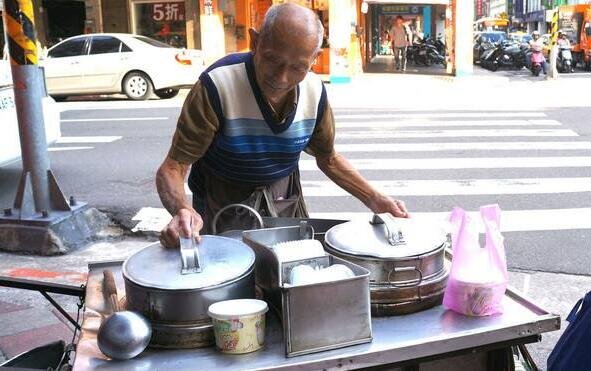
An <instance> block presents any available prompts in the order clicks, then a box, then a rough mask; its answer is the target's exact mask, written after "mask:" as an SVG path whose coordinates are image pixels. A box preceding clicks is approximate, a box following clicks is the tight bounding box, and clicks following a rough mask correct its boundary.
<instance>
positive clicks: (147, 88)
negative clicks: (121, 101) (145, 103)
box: [123, 72, 154, 100]
mask: <svg viewBox="0 0 591 371" xmlns="http://www.w3.org/2000/svg"><path fill="white" fill-rule="evenodd" d="M153 90H154V88H153V86H152V81H150V78H149V77H148V76H147V75H146V74H145V73H143V72H130V73H128V74H127V75H126V76H125V78H124V79H123V93H124V94H125V95H127V97H128V98H129V99H133V100H146V99H148V98H149V97H150V95H152V92H153Z"/></svg>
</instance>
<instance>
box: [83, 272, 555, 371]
mask: <svg viewBox="0 0 591 371" xmlns="http://www.w3.org/2000/svg"><path fill="white" fill-rule="evenodd" d="M121 264H122V262H105V263H95V264H90V266H89V276H88V284H87V286H86V310H85V312H84V318H83V323H82V332H81V336H80V340H79V342H78V346H77V351H76V358H75V362H74V370H81V371H82V370H123V369H124V370H130V371H131V370H173V369H174V370H175V371H177V370H179V371H180V370H195V369H200V370H214V369H216V370H217V369H223V370H296V369H297V370H318V369H322V370H330V369H334V370H348V369H361V368H368V367H378V366H385V367H383V368H382V369H389V370H452V369H453V370H457V369H460V368H463V369H465V370H489V369H491V367H490V364H488V365H487V356H488V355H489V354H490V352H491V351H495V350H498V349H503V348H507V347H509V346H514V345H521V344H527V343H533V342H536V341H539V339H540V335H541V334H542V333H544V332H549V331H554V330H557V329H559V328H560V318H559V316H557V315H554V314H551V313H549V312H547V311H545V310H544V309H542V308H540V307H539V306H537V305H535V304H534V303H532V302H531V301H529V300H528V299H527V298H525V297H523V296H522V295H520V294H519V293H517V292H516V291H514V290H512V289H509V290H507V292H506V295H505V298H504V314H502V315H495V316H489V317H466V316H463V315H459V314H456V313H454V312H452V311H448V310H445V308H443V307H442V306H436V307H434V308H431V309H428V310H424V311H421V312H418V313H414V314H409V315H404V316H392V317H380V318H373V319H372V330H373V341H372V342H371V343H367V344H361V345H355V346H350V347H346V348H341V349H336V350H330V351H325V352H320V353H315V354H309V355H302V356H298V357H293V358H287V357H286V356H285V349H284V346H283V338H282V336H283V332H282V329H281V324H280V322H279V320H278V319H277V317H276V316H275V315H274V314H273V313H272V312H269V314H268V315H269V318H268V323H267V329H266V341H265V343H266V345H265V348H264V349H263V350H261V351H258V352H255V353H250V354H244V355H226V354H222V353H220V352H218V351H217V350H216V349H215V348H214V347H210V348H202V349H178V350H160V349H150V348H148V349H147V350H146V351H145V352H144V353H142V354H141V355H140V356H138V357H137V358H135V359H132V360H129V361H112V360H109V359H108V358H106V357H105V356H104V355H103V354H102V353H101V352H100V351H99V349H98V346H97V342H96V335H97V331H98V328H99V326H100V323H101V320H102V316H103V315H105V314H108V313H109V310H108V309H107V308H108V303H107V301H106V299H105V298H104V296H103V292H102V277H103V273H102V272H103V270H104V269H111V270H112V271H113V272H114V274H115V277H116V281H117V289H118V291H119V294H120V297H121V296H122V294H124V292H123V290H124V285H123V278H122V276H121ZM327 305H329V303H327ZM335 331H338V329H335Z"/></svg>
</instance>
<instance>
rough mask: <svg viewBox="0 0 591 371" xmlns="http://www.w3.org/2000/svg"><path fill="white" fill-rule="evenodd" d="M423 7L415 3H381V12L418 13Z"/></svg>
mask: <svg viewBox="0 0 591 371" xmlns="http://www.w3.org/2000/svg"><path fill="white" fill-rule="evenodd" d="M422 11H423V7H421V6H416V5H382V6H380V13H381V14H420V13H421V12H422Z"/></svg>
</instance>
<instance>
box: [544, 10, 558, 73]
mask: <svg viewBox="0 0 591 371" xmlns="http://www.w3.org/2000/svg"><path fill="white" fill-rule="evenodd" d="M557 43H558V8H556V9H554V14H553V15H552V29H551V33H550V45H551V49H550V55H549V58H550V63H549V64H550V71H548V75H546V76H547V78H548V79H553V80H556V79H558V70H557V68H556V58H557V57H558V46H557Z"/></svg>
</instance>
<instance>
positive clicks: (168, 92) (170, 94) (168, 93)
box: [154, 88, 179, 99]
mask: <svg viewBox="0 0 591 371" xmlns="http://www.w3.org/2000/svg"><path fill="white" fill-rule="evenodd" d="M178 93H179V89H171V88H168V89H158V90H156V91H155V92H154V94H156V96H157V97H158V98H160V99H170V98H174V97H176V96H177V95H178Z"/></svg>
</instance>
